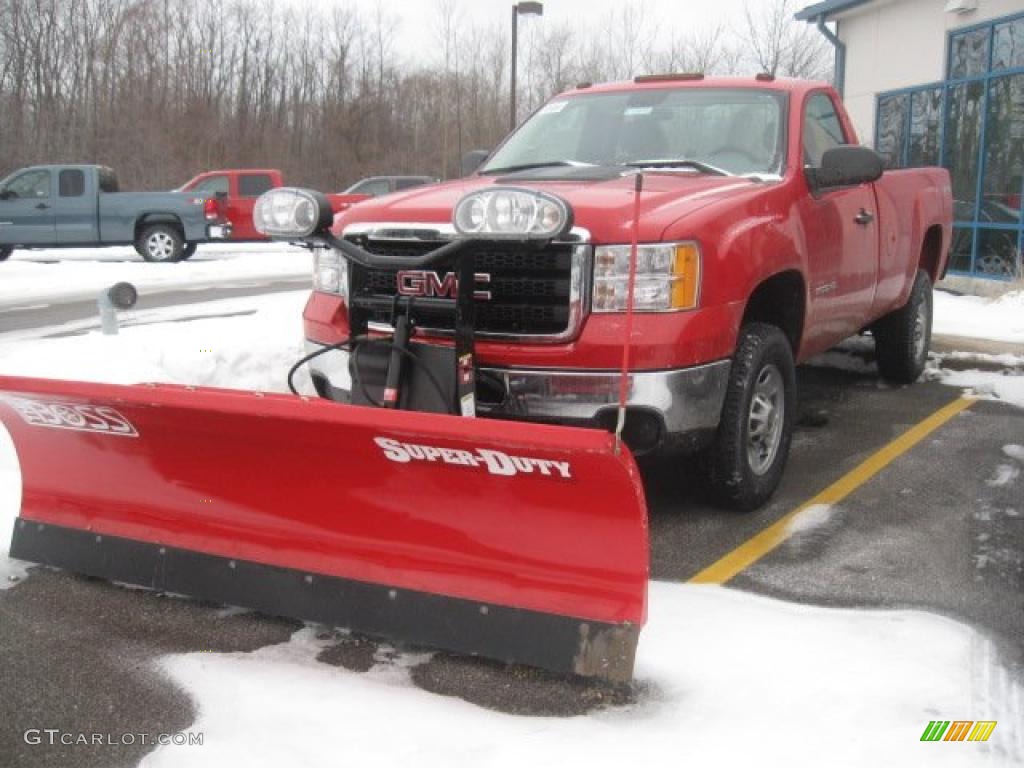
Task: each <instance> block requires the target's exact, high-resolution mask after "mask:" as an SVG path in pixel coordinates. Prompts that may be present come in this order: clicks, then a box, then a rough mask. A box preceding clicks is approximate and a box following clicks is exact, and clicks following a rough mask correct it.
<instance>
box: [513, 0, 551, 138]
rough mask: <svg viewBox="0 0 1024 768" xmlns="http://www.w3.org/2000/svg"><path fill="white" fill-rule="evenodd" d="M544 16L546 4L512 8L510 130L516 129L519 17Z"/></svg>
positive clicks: (519, 5)
mask: <svg viewBox="0 0 1024 768" xmlns="http://www.w3.org/2000/svg"><path fill="white" fill-rule="evenodd" d="M520 15H523V16H543V15H544V3H535V2H533V3H516V4H515V5H513V6H512V77H511V80H512V93H511V95H510V98H509V111H508V112H509V114H508V129H509V130H510V131H514V130H515V127H516V43H517V41H518V35H519V16H520Z"/></svg>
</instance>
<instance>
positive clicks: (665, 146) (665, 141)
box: [482, 88, 784, 175]
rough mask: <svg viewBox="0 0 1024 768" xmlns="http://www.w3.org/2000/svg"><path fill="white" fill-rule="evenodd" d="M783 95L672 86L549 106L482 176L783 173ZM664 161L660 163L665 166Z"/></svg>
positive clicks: (560, 101)
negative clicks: (616, 169) (594, 168)
mask: <svg viewBox="0 0 1024 768" xmlns="http://www.w3.org/2000/svg"><path fill="white" fill-rule="evenodd" d="M783 99H784V97H783V95H782V94H778V93H774V92H771V91H766V90H754V89H739V88H731V89H726V88H672V89H657V90H647V89H645V90H637V91H617V92H612V93H595V94H592V95H583V96H573V97H571V98H568V99H558V100H556V101H552V102H549V103H548V104H546V105H545V106H544V107H542V108H541V109H540V110H538V111H537V112H536V113H535V114H534V115H533V117H531V118H530V119H529V120H528V121H526V123H524V124H523V126H522V127H521V128H520V129H519V130H518V131H516V133H515V134H514V135H513V136H512V137H511V138H510V139H509V140H508V141H507V142H506V143H505V144H504V145H503V146H502V147H501V148H500V149H498V151H497V152H495V153H494V156H493V157H492V158H491V159H490V161H489V162H488V163H487V165H486V166H485V167H484V168H483V169H482V173H495V172H500V171H503V170H514V169H517V168H522V167H527V166H540V165H577V164H580V165H602V166H614V165H643V164H644V163H645V162H650V163H651V164H652V165H660V166H662V167H671V164H672V163H673V162H675V163H677V164H678V166H679V167H680V168H681V169H683V170H689V171H697V172H707V171H706V169H703V170H702V169H701V168H700V167H699V166H700V165H701V164H703V165H706V166H711V167H713V168H716V169H721V170H723V171H727V172H728V173H731V174H738V175H742V174H755V175H780V174H781V169H782V165H783V147H784V143H783V141H782V129H781V126H782V124H783V104H784V101H783ZM658 161H660V162H658Z"/></svg>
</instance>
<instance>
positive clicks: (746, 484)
mask: <svg viewBox="0 0 1024 768" xmlns="http://www.w3.org/2000/svg"><path fill="white" fill-rule="evenodd" d="M795 411H796V371H795V366H794V363H793V351H792V349H791V348H790V346H789V341H788V339H787V338H786V335H785V334H784V333H783V332H782V331H781V330H779V329H778V328H776V327H775V326H773V325H767V324H765V323H751V324H749V325H746V326H744V327H743V328H742V329H741V331H740V337H739V341H738V344H737V346H736V354H735V356H734V357H733V363H732V370H731V371H730V372H729V387H728V390H727V391H726V396H725V404H724V405H723V407H722V418H721V421H720V422H719V425H718V432H717V434H716V436H715V441H714V443H713V444H712V445H711V447H710V448H709V449H708V453H707V456H706V472H707V479H708V482H709V485H710V489H711V493H712V495H713V497H714V500H715V501H716V502H717V503H718V504H719V505H720V506H723V507H726V508H728V509H736V510H743V511H746V510H751V509H756V508H757V507H760V506H761V505H762V504H764V503H765V502H766V501H768V499H769V498H771V495H772V494H773V493H774V492H775V489H776V488H777V487H778V485H779V481H780V480H781V479H782V472H783V470H784V469H785V466H786V458H787V456H788V455H789V445H790V441H791V440H792V436H793V417H794V415H795Z"/></svg>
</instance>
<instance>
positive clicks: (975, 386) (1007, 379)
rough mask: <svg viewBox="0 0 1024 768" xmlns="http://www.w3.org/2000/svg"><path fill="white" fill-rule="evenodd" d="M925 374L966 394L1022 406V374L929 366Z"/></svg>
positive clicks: (1023, 400)
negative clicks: (954, 369)
mask: <svg viewBox="0 0 1024 768" xmlns="http://www.w3.org/2000/svg"><path fill="white" fill-rule="evenodd" d="M925 376H926V377H928V378H932V379H935V380H937V381H939V382H940V383H942V384H946V385H948V386H950V387H959V388H960V389H962V390H964V392H965V393H966V394H969V395H974V396H976V397H981V398H984V399H986V400H1000V401H1002V402H1004V403H1010V404H1011V405H1016V406H1017V407H1018V408H1024V376H1022V375H1021V374H1020V373H1012V372H1009V371H976V370H967V371H950V370H948V369H945V368H935V367H931V366H929V368H928V370H926V371H925Z"/></svg>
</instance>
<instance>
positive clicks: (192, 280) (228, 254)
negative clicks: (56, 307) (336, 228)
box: [0, 244, 312, 330]
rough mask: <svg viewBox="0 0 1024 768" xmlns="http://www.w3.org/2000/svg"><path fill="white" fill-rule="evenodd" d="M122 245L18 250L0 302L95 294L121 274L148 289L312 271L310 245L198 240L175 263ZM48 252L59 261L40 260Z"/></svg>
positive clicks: (1, 282) (2, 270) (4, 268)
mask: <svg viewBox="0 0 1024 768" xmlns="http://www.w3.org/2000/svg"><path fill="white" fill-rule="evenodd" d="M124 250H125V249H110V251H113V253H110V252H108V251H101V250H97V251H84V252H81V251H71V250H69V251H26V252H24V255H21V254H20V252H18V251H15V252H14V256H12V257H11V260H10V261H7V262H4V263H3V264H0V308H2V307H4V306H8V307H10V306H15V305H18V306H22V305H31V304H32V303H33V302H35V303H37V304H40V305H46V304H48V303H49V302H50V301H52V300H53V299H56V298H61V299H73V298H95V297H96V295H97V294H98V293H99V292H100V291H101V290H103V289H104V288H107V287H109V286H111V285H113V284H114V283H116V282H119V281H122V280H124V281H127V282H129V283H132V284H133V285H135V287H136V288H139V289H140V290H142V291H146V290H154V289H160V290H168V289H199V288H208V287H211V286H214V285H237V284H239V283H245V282H246V281H252V280H266V279H274V278H294V277H306V276H309V275H311V274H312V257H311V256H310V254H309V251H307V250H306V249H303V248H297V247H292V246H288V245H279V244H267V245H216V246H200V247H199V251H198V253H197V254H196V255H195V256H193V257H192V258H191V259H189V260H188V261H182V262H179V263H177V264H149V263H147V262H144V261H142V260H141V259H140V258H139V257H138V256H132V255H131V254H134V251H131V249H127V250H128V251H129V252H130V253H122V252H121V251H124ZM70 256H75V258H71V257H70ZM50 257H52V258H53V259H60V261H59V262H56V263H44V262H42V261H39V260H40V259H46V258H50ZM28 259H32V260H31V261H30V260H28ZM128 259H131V260H128ZM0 330H2V328H0Z"/></svg>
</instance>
